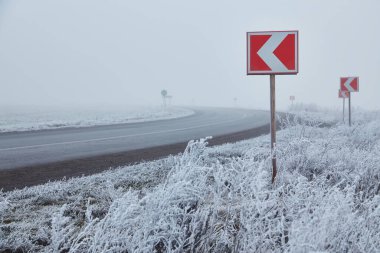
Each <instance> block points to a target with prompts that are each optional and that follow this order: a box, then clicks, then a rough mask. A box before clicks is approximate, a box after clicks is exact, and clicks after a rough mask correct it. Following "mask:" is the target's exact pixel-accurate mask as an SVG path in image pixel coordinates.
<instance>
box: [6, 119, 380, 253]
mask: <svg viewBox="0 0 380 253" xmlns="http://www.w3.org/2000/svg"><path fill="white" fill-rule="evenodd" d="M356 117H357V118H360V117H361V118H362V119H365V120H356V121H355V124H354V126H353V127H351V128H349V127H348V126H346V125H343V124H341V123H338V124H336V125H333V126H331V127H328V128H327V127H321V126H320V125H318V124H310V123H309V124H308V125H305V124H299V123H297V122H298V120H297V119H292V120H285V121H284V122H283V123H282V124H285V128H283V130H281V131H279V132H278V143H277V157H278V168H279V174H278V178H277V180H276V183H275V184H274V185H272V184H271V183H270V181H271V156H270V152H269V147H270V143H269V137H268V136H262V137H259V138H256V139H252V140H248V141H242V142H239V143H236V144H226V145H223V146H219V147H214V148H208V147H207V139H203V140H200V141H192V142H190V143H189V144H188V146H187V148H186V150H185V151H184V152H183V154H180V155H177V156H170V157H168V158H165V159H161V160H157V161H153V162H148V163H142V164H137V165H133V166H127V167H122V168H118V169H116V170H110V171H107V172H104V173H102V174H98V175H94V176H89V177H83V178H77V179H72V180H67V181H60V182H52V183H48V184H46V185H42V186H36V187H31V188H26V189H23V190H16V191H13V192H5V193H2V194H1V195H0V222H1V223H0V249H1V250H3V251H4V250H7V249H8V250H9V251H10V252H12V251H18V252H22V251H25V252H128V253H131V252H380V240H379V238H380V180H379V179H380V117H379V115H378V114H376V113H370V114H366V115H362V116H360V117H359V115H357V116H356Z"/></svg>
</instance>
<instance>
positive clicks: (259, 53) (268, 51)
mask: <svg viewBox="0 0 380 253" xmlns="http://www.w3.org/2000/svg"><path fill="white" fill-rule="evenodd" d="M297 73H298V31H272V32H248V33H247V75H269V77H270V113H271V116H270V118H271V121H270V122H271V124H270V131H271V156H272V183H274V180H275V179H276V175H277V161H276V90H275V89H276V87H275V86H276V84H275V82H276V80H275V76H276V75H296V74H297Z"/></svg>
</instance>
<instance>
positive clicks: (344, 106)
mask: <svg viewBox="0 0 380 253" xmlns="http://www.w3.org/2000/svg"><path fill="white" fill-rule="evenodd" d="M345 101H346V99H345V98H343V123H344V107H345V106H344V105H345Z"/></svg>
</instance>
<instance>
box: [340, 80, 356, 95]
mask: <svg viewBox="0 0 380 253" xmlns="http://www.w3.org/2000/svg"><path fill="white" fill-rule="evenodd" d="M340 89H341V90H342V91H348V92H357V91H359V77H341V78H340Z"/></svg>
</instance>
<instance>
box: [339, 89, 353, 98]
mask: <svg viewBox="0 0 380 253" xmlns="http://www.w3.org/2000/svg"><path fill="white" fill-rule="evenodd" d="M349 97H350V92H348V91H342V90H339V98H349Z"/></svg>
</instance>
